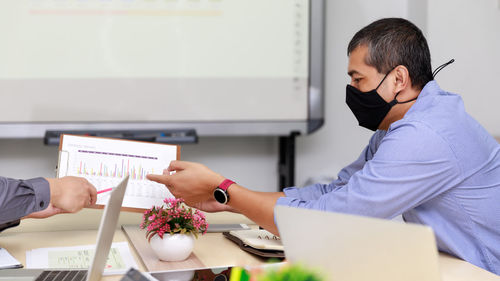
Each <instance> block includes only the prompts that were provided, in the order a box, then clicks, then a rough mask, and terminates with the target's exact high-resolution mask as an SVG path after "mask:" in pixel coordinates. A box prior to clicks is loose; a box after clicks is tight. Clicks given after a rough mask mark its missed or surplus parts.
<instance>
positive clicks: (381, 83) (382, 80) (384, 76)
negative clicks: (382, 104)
mask: <svg viewBox="0 0 500 281" xmlns="http://www.w3.org/2000/svg"><path fill="white" fill-rule="evenodd" d="M395 68H396V66H395V67H393V68H392V69H391V70H389V72H387V74H385V76H384V79H382V81H380V83H378V86H377V88H375V91H376V90H378V87H380V85H382V83H384V80H385V78H387V76H388V75H389V73H391V72H392V71H393V70H394V69H395Z"/></svg>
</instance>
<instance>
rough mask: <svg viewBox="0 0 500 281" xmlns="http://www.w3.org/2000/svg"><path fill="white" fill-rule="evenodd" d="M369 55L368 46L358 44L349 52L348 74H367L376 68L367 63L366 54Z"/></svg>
mask: <svg viewBox="0 0 500 281" xmlns="http://www.w3.org/2000/svg"><path fill="white" fill-rule="evenodd" d="M367 55H368V47H366V46H358V47H357V48H355V49H354V50H353V51H352V52H351V53H350V54H349V64H348V66H347V74H348V75H349V76H352V75H355V74H360V75H363V74H367V72H371V71H372V70H373V69H372V68H374V67H373V66H370V65H368V64H366V56H367Z"/></svg>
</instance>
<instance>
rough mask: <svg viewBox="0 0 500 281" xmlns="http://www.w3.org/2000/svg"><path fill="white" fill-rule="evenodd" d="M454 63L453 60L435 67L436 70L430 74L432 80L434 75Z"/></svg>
mask: <svg viewBox="0 0 500 281" xmlns="http://www.w3.org/2000/svg"><path fill="white" fill-rule="evenodd" d="M454 62H455V59H451V60H450V61H448V62H446V63H443V64H442V65H440V66H438V67H436V69H435V70H434V71H433V72H432V79H434V78H436V75H437V74H438V73H439V71H441V70H442V69H443V68H445V67H447V66H448V65H450V64H452V63H454Z"/></svg>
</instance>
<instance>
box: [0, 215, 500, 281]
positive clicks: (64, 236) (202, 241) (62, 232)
mask: <svg viewBox="0 0 500 281" xmlns="http://www.w3.org/2000/svg"><path fill="white" fill-rule="evenodd" d="M95 212H99V211H95V210H91V211H89V210H84V214H83V215H80V216H81V217H78V216H77V215H78V214H77V215H67V217H61V218H54V220H56V221H51V220H52V218H51V220H49V221H45V220H32V221H30V222H29V223H24V222H23V223H22V225H21V226H20V227H19V228H18V229H15V230H12V231H8V232H4V233H2V234H1V235H0V246H1V247H4V248H6V249H7V250H8V251H9V252H10V253H11V254H12V255H13V256H14V257H15V258H17V259H18V260H19V261H20V262H22V263H23V264H25V261H26V251H27V250H31V249H34V248H42V247H64V246H77V245H86V244H95V241H96V237H97V230H95V229H79V230H71V229H72V228H75V227H76V228H78V226H80V227H81V225H85V228H86V227H88V226H89V225H91V223H87V222H85V219H87V220H92V218H90V219H89V218H84V217H88V216H89V213H95ZM72 216H73V217H72ZM75 216H77V217H75ZM130 216H131V218H130V219H125V220H124V219H122V218H121V219H120V225H121V224H131V223H133V222H136V223H137V218H138V216H137V215H135V214H134V215H130ZM75 218H81V221H79V224H78V225H74V224H75V223H74V222H75V221H78V219H75ZM69 219H72V221H73V225H66V226H67V229H57V230H56V231H50V230H51V229H54V228H53V227H52V224H56V225H59V226H60V225H61V224H57V220H58V221H59V222H60V221H65V220H69ZM210 219H211V217H210V216H209V221H210ZM235 219H236V220H237V221H239V222H241V221H242V220H244V218H243V217H241V216H233V215H228V216H227V218H225V217H222V218H221V217H220V216H216V217H215V219H214V218H212V221H214V222H216V223H223V222H225V223H228V222H235V221H234V220H235ZM243 222H244V223H248V220H247V221H243ZM23 224H25V225H23ZM47 224H48V225H47ZM37 225H38V229H37V228H36V226H37ZM51 227H52V228H51ZM27 230H28V231H27ZM35 230H40V231H35ZM113 241H114V242H121V241H128V240H127V237H126V235H125V233H124V232H123V231H122V230H121V228H117V229H116V232H115V236H114V238H113ZM130 246H131V247H130V249H131V252H132V254H133V256H134V258H135V260H136V262H137V264H138V266H139V270H141V271H144V270H145V267H144V264H143V263H142V261H141V259H140V258H139V256H138V255H137V253H136V252H135V251H134V247H132V245H130ZM194 253H195V254H196V256H197V257H198V259H199V260H200V261H201V262H202V263H203V264H204V265H206V266H211V267H215V266H226V265H229V264H231V265H260V264H263V263H264V262H265V260H264V259H261V258H258V257H255V256H253V255H251V254H248V253H246V252H244V251H242V250H240V249H239V248H238V246H237V245H236V244H234V243H232V242H230V241H229V240H227V239H226V238H224V237H223V236H222V234H221V233H208V234H206V235H205V236H201V237H200V238H199V239H198V240H197V241H196V244H195V249H194ZM439 266H440V269H441V275H442V280H443V281H477V280H481V281H489V280H491V281H500V276H497V275H495V274H492V273H490V272H488V271H485V270H483V269H481V268H479V267H476V266H474V265H472V264H470V263H468V262H465V261H462V260H459V259H457V258H454V257H451V256H449V255H446V254H440V255H439ZM120 278H121V277H120V276H106V277H103V278H102V280H103V281H115V280H120Z"/></svg>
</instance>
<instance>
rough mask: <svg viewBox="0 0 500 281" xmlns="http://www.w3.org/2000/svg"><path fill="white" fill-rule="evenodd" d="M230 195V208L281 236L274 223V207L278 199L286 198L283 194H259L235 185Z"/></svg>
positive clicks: (230, 189)
mask: <svg viewBox="0 0 500 281" xmlns="http://www.w3.org/2000/svg"><path fill="white" fill-rule="evenodd" d="M228 193H229V198H230V200H229V203H228V205H229V206H230V207H232V208H234V209H235V210H236V211H237V212H239V213H241V214H243V215H245V216H246V217H248V218H249V219H251V220H252V221H254V222H255V223H257V224H258V225H260V226H261V227H263V228H265V229H266V230H268V231H270V232H272V233H273V234H276V235H278V234H279V233H278V229H277V227H276V224H275V223H274V206H275V205H276V201H277V200H278V198H280V197H283V196H285V194H284V193H283V192H257V191H252V190H249V189H246V188H244V187H242V186H240V185H237V184H233V185H231V186H230V187H229V188H228Z"/></svg>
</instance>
